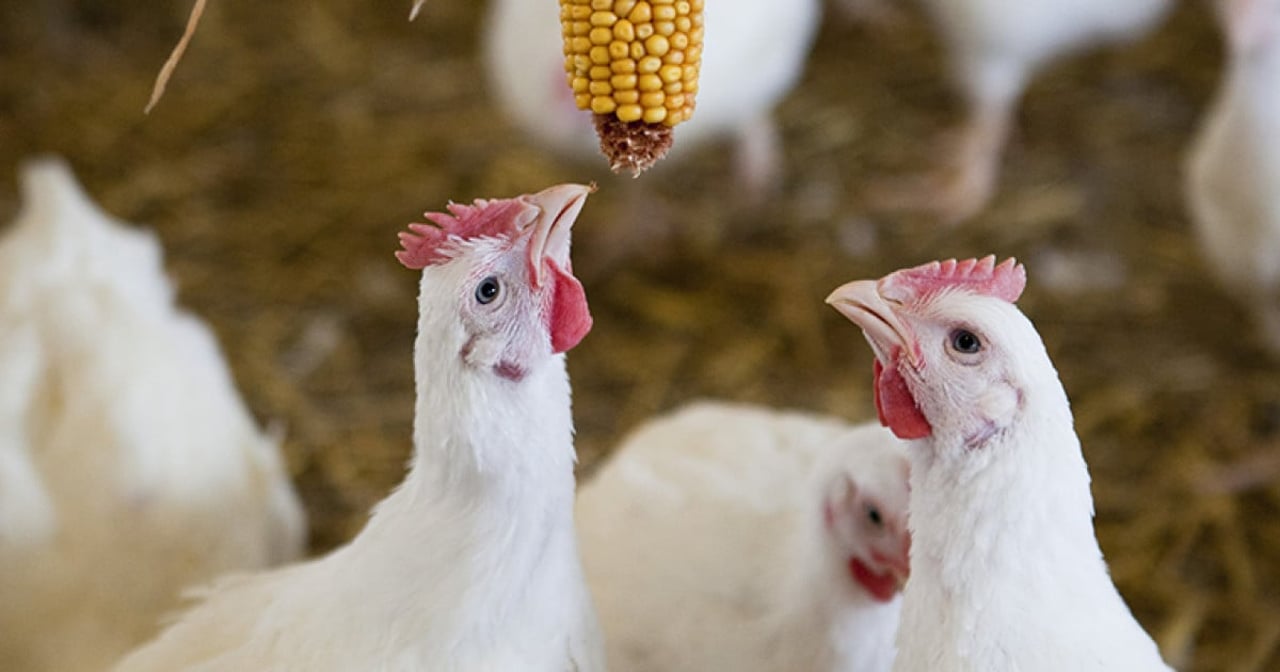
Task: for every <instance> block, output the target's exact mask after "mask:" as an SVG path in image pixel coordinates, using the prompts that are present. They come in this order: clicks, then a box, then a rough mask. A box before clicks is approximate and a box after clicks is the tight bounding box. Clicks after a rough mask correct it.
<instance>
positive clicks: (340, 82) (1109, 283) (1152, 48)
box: [0, 0, 1280, 672]
mask: <svg viewBox="0 0 1280 672" xmlns="http://www.w3.org/2000/svg"><path fill="white" fill-rule="evenodd" d="M110 4H111V5H112V6H110V7H107V6H103V3H92V2H89V1H88V0H61V1H57V2H55V1H53V0H45V1H44V2H39V3H35V2H27V3H3V5H0V59H2V60H0V62H3V63H4V66H5V67H3V68H0V161H3V164H4V165H3V168H4V170H3V171H0V172H3V173H4V174H6V175H11V174H12V172H13V170H14V167H15V165H16V163H17V161H18V160H19V159H20V158H22V157H24V156H28V155H31V154H34V153H37V152H50V151H56V152H60V153H63V154H65V155H67V156H68V157H69V158H70V160H71V161H72V163H73V164H74V165H75V166H76V167H77V169H78V170H79V172H80V173H81V175H82V177H83V178H84V180H85V182H86V184H87V186H88V187H89V189H90V191H91V192H92V193H94V194H95V195H97V196H98V197H99V198H100V200H101V201H102V202H103V203H104V205H105V206H106V207H107V208H108V209H109V210H110V211H111V212H113V213H116V214H118V215H120V216H121V217H124V218H126V219H128V220H131V221H137V222H143V223H147V224H150V225H153V226H155V227H157V228H158V230H159V232H160V234H161V236H162V237H163V239H164V241H165V243H166V245H167V248H168V251H169V264H170V268H171V269H172V272H173V274H174V276H175V277H176V279H177V280H178V282H179V284H180V286H181V296H182V300H183V302H184V303H186V304H187V305H189V306H191V307H192V308H194V309H195V310H197V311H198V312H200V313H201V314H203V315H204V316H206V317H207V318H208V319H209V320H210V321H211V322H212V324H213V325H214V326H215V328H216V329H217V331H218V333H219V335H220V336H221V338H222V340H223V343H224V345H225V346H226V349H227V350H228V352H229V353H230V357H231V359H232V362H233V365H234V367H235V370H236V374H237V377H238V380H239V382H240V386H241V388H242V389H243V391H244V393H245V395H246V397H247V398H248V401H249V404H250V406H251V407H252V408H253V409H255V411H256V412H257V413H258V414H259V416H260V417H262V418H264V419H279V420H281V421H283V422H284V423H285V425H286V427H287V430H288V440H287V449H288V454H289V459H290V464H291V466H292V467H293V469H294V472H295V474H296V476H297V479H298V481H299V483H300V484H301V487H302V490H303V493H304V495H305V498H306V501H307V505H308V508H309V510H310V511H311V513H312V520H313V523H314V526H315V534H314V537H313V539H314V546H315V548H316V549H317V550H320V549H323V548H327V547H330V546H332V545H334V544H336V543H339V542H341V541H342V540H344V539H346V538H348V537H349V536H350V535H351V534H352V533H353V532H354V531H355V530H356V529H358V528H359V526H360V525H361V524H362V522H363V520H364V518H365V512H366V511H367V510H368V508H369V506H370V505H371V504H373V503H374V502H376V501H377V500H378V499H379V498H381V497H382V496H383V495H384V494H385V492H386V491H387V489H388V488H389V487H390V486H392V485H393V484H394V483H395V482H397V481H398V480H399V478H400V477H401V475H402V466H403V462H404V460H405V458H406V456H407V453H408V448H409V446H408V436H409V430H410V423H411V412H412V405H411V404H412V398H411V394H412V389H411V368H410V347H411V343H412V339H413V326H414V292H415V290H416V288H415V276H414V274H413V273H410V272H408V271H405V270H404V269H402V268H400V267H399V266H398V265H397V264H396V263H395V262H394V260H393V259H392V256H391V252H392V251H393V249H394V248H395V233H396V231H397V230H398V229H399V228H400V227H401V226H402V225H403V224H404V223H406V222H409V221H412V220H414V219H416V218H417V216H418V213H419V212H420V211H421V210H423V209H426V208H436V207H439V206H440V205H441V204H443V203H444V202H445V201H446V200H447V199H449V198H454V199H460V200H461V199H468V198H472V197H476V196H491V195H506V194H511V193H517V192H520V191H526V190H532V189H538V188H541V187H543V186H546V185H547V184H550V183H553V182H557V181H565V180H575V181H584V180H588V179H595V180H597V181H598V182H599V183H600V185H601V191H600V193H598V194H596V195H595V196H593V197H592V200H591V202H590V203H589V204H588V206H587V209H586V212H585V213H584V216H583V221H582V223H581V225H580V226H579V227H578V236H579V240H578V244H577V245H576V247H575V256H576V258H577V260H578V262H579V264H580V265H582V266H583V267H584V268H590V269H591V272H590V274H589V277H588V278H587V279H586V285H587V291H588V295H589V297H590V299H591V303H592V308H593V310H594V313H595V316H596V325H597V326H596V328H595V330H594V331H593V333H592V334H591V335H590V336H589V337H588V338H587V339H586V341H585V342H584V343H583V345H582V346H581V347H579V348H578V349H577V350H575V351H574V352H573V353H572V356H571V358H570V369H571V373H572V375H573V379H574V387H575V405H576V408H575V411H576V415H577V418H578V426H579V437H580V444H579V445H580V449H581V453H582V464H583V470H584V472H585V471H589V470H590V469H591V467H592V465H593V464H595V463H596V461H597V460H598V459H599V458H600V457H601V455H603V454H604V453H605V452H606V451H607V450H608V448H609V446H610V445H612V443H613V441H614V440H615V439H616V438H617V437H618V436H620V435H621V433H622V432H624V431H625V430H626V429H627V428H629V427H631V426H633V425H635V424H636V423H638V422H641V421H642V420H644V419H645V418H646V417H649V416H651V415H652V414H654V413H656V412H659V411H661V410H663V409H666V408H670V407H672V406H674V405H676V404H679V403H681V402H683V401H686V400H688V399H691V398H695V397H702V396H715V397H726V398H733V399H740V400H747V401H757V402H763V403H770V404H775V405H782V406H793V407H802V408H809V409H816V410H822V411H827V412H832V413H837V414H840V415H844V416H848V417H853V418H867V417H870V415H871V411H870V398H869V396H870V384H869V378H870V354H869V351H868V348H867V347H866V345H865V344H864V343H863V341H862V338H861V336H860V335H859V334H858V333H857V332H856V330H855V329H854V328H853V327H852V326H850V325H849V324H847V323H846V322H845V321H844V320H842V319H841V318H840V317H839V316H838V315H836V314H835V312H834V311H831V310H830V309H829V308H827V307H825V306H823V305H822V301H821V299H822V297H823V296H825V295H826V293H827V292H828V291H829V290H830V289H831V288H833V287H834V286H836V285H837V284H838V283H841V282H844V281H846V280H850V279H853V278H856V277H872V276H876V275H879V274H881V273H883V272H886V271H888V270H892V269H894V268H897V267H900V266H903V265H905V264H914V263H917V262H920V261H924V260H927V259H932V258H936V257H945V256H968V255H974V254H984V253H987V252H998V253H1000V254H1002V255H1009V254H1012V255H1017V256H1019V257H1020V258H1022V259H1024V260H1025V261H1026V262H1027V264H1028V269H1029V274H1030V285H1029V289H1028V291H1027V294H1026V297H1025V298H1024V299H1023V301H1022V305H1023V308H1024V309H1025V311H1026V312H1027V313H1028V315H1030V316H1031V317H1032V319H1033V320H1035V321H1036V323H1037V325H1038V326H1039V327H1040V329H1041V331H1042V333H1043V334H1044V337H1045V340H1046V343H1047V344H1048V346H1049V349H1050V352H1051V354H1052V355H1053V356H1054V358H1055V361H1056V362H1057V364H1058V368H1059V371H1060V373H1061V375H1062V378H1063V380H1064V382H1065V384H1066V387H1067V390H1068V392H1069V393H1070V395H1071V397H1072V399H1073V402H1074V408H1075V412H1076V417H1077V421H1078V426H1079V431H1080V434H1081V436H1082V438H1083V442H1084V445H1085V450H1086V453H1087V457H1088V459H1089V462H1090V465H1091V468H1092V473H1093V477H1094V491H1095V493H1096V498H1097V511H1098V530H1099V534H1100V538H1101V541H1102V546H1103V549H1104V550H1105V551H1106V553H1107V556H1108V558H1109V559H1110V561H1111V564H1112V568H1113V573H1114V575H1115V578H1116V581H1117V583H1118V584H1119V586H1120V588H1121V590H1122V591H1123V592H1124V594H1125V596H1126V597H1127V598H1128V599H1129V601H1130V603H1131V604H1132V605H1133V606H1134V608H1135V611H1136V612H1137V613H1138V615H1139V617H1140V618H1141V619H1142V621H1143V622H1144V623H1145V624H1147V625H1148V626H1149V627H1150V629H1151V630H1152V631H1153V632H1155V633H1156V634H1157V636H1158V638H1159V639H1160V641H1161V643H1162V645H1163V646H1164V647H1165V650H1166V651H1167V652H1168V653H1169V655H1170V656H1171V657H1172V658H1173V659H1174V660H1175V661H1176V662H1178V663H1179V664H1180V665H1181V669H1185V670H1205V671H1208V670H1230V671H1233V672H1236V671H1239V672H1245V671H1249V670H1257V671H1260V670H1275V669H1280V653H1277V641H1278V640H1280V593H1278V590H1280V585H1278V582H1280V516H1278V515H1277V513H1280V511H1278V509H1280V485H1278V483H1280V479H1278V478H1277V471H1280V464H1278V462H1280V458H1277V454H1280V376H1278V375H1277V373H1278V372H1280V365H1278V364H1277V362H1276V361H1275V360H1274V359H1269V358H1268V357H1267V356H1266V355H1265V353H1264V351H1263V350H1262V349H1261V348H1260V347H1259V345H1258V343H1256V342H1255V340H1254V339H1253V338H1252V336H1251V332H1250V330H1249V328H1248V326H1247V323H1246V321H1245V316H1244V314H1243V312H1242V311H1241V310H1240V309H1239V308H1238V307H1237V306H1235V305H1234V304H1233V303H1232V300H1231V297H1229V296H1227V295H1226V294H1225V293H1224V292H1222V291H1221V290H1219V289H1218V288H1216V287H1215V286H1214V285H1213V284H1212V283H1211V282H1209V281H1208V280H1207V277H1206V274H1205V269H1204V267H1203V265H1202V263H1201V261H1200V259H1199V257H1198V256H1197V252H1196V249H1195V246H1194V243H1193V242H1192V240H1191V238H1190V235H1189V228H1188V223H1187V219H1186V215H1185V211H1184V208H1183V205H1182V200H1181V193H1180V168H1179V166H1180V163H1181V160H1182V154H1183V152H1184V151H1185V148H1186V145H1187V143H1188V140H1189V137H1190V134H1191V133H1192V132H1193V131H1194V129H1195V124H1196V121H1197V119H1198V118H1199V115H1200V114H1201V112H1202V110H1203V108H1204V105H1205V102H1206V100H1207V98H1208V96H1209V95H1210V93H1211V91H1212V88H1213V86H1214V83H1215V78H1216V73H1217V66H1218V59H1219V51H1218V47H1217V43H1216V39H1215V37H1214V35H1213V31H1212V28H1211V21H1210V20H1209V17H1208V16H1207V15H1206V13H1205V12H1204V10H1203V8H1201V7H1199V6H1198V5H1194V4H1187V5H1186V6H1184V7H1182V8H1181V9H1180V10H1179V11H1178V12H1177V14H1176V16H1174V17H1173V20H1172V21H1170V22H1169V23H1168V24H1166V26H1165V27H1164V28H1163V29H1162V30H1161V31H1160V32H1159V33H1158V34H1156V35H1155V36H1153V37H1152V38H1151V39H1149V40H1146V41H1145V42H1143V43H1141V44H1139V45H1136V46H1134V47H1130V48H1126V49H1120V50H1114V51H1108V52H1104V53H1100V54H1096V55H1093V56H1088V57H1085V58H1081V59H1077V60H1074V61H1072V62H1071V63H1069V64H1065V65H1063V66H1062V67H1058V68H1055V69H1054V70H1053V71H1052V72H1050V73H1048V74H1047V76H1045V77H1044V78H1042V79H1041V80H1039V81H1038V82H1037V83H1036V85H1035V86H1034V87H1033V89H1032V90H1031V92H1030V93H1029V95H1028V98H1027V102H1026V105H1025V106H1024V109H1023V112H1022V114H1021V117H1020V126H1019V131H1018V133H1017V135H1016V138H1015V145H1014V147H1013V148H1012V150H1011V152H1010V153H1009V155H1008V157H1007V161H1006V167H1007V171H1006V175H1005V179H1004V183H1003V185H1002V191H1001V194H1000V196H999V198H998V200H997V202H996V203H995V204H994V206H993V207H992V208H991V209H990V210H988V211H987V212H986V213H984V214H983V215H982V216H981V217H979V218H978V220H977V221H975V222H973V224H972V225H969V226H965V227H963V228H959V229H945V230H944V229H939V228H937V227H934V226H932V225H931V224H930V223H929V222H927V221H917V220H912V219H895V218H892V217H888V216H883V215H877V214H876V213H867V212H865V208H864V207H863V205H862V204H863V201H862V196H861V193H860V190H861V187H862V185H864V184H865V183H866V182H867V180H868V179H870V178H872V177H874V176H876V175H879V174H882V173H883V172H885V171H891V170H897V169H902V168H906V167H910V166H914V165H919V164H920V162H921V161H923V160H924V159H925V157H926V154H927V150H928V147H929V146H930V145H929V143H930V141H931V138H933V137H934V135H935V134H936V133H937V132H938V131H940V130H942V129H943V128H944V127H945V126H946V125H947V123H948V122H949V121H950V120H951V119H953V118H954V114H953V111H952V108H951V97H950V95H949V93H948V91H947V89H946V87H945V86H944V85H943V84H942V83H940V81H939V79H938V76H937V73H938V72H939V71H940V64H939V63H938V59H937V53H936V51H935V47H934V44H933V42H932V40H931V38H930V36H929V34H928V33H927V31H925V30H924V29H923V28H922V27H921V25H920V22H919V21H918V20H917V19H916V18H914V17H909V20H908V21H906V22H905V23H904V24H903V25H901V26H900V27H899V28H897V32H893V33H881V32H876V31H873V30H869V29H863V28H858V27H853V26H848V25H842V24H841V23H839V21H837V20H832V21H829V22H828V25H827V26H826V27H825V28H824V30H823V32H822V35H821V37H820V41H819V44H818V46H817V49H816V51H815V55H814V59H813V62H812V65H811V67H810V70H809V72H808V74H807V76H806V78H805V81H804V84H803V86H802V87H801V88H800V90H799V91H798V92H797V93H796V95H794V96H793V97H792V98H791V99H789V100H788V101H787V103H786V104H785V105H784V106H783V108H782V109H781V111H780V113H779V118H780V120H781V124H782V134H783V138H784V140H785V147H786V152H787V168H788V174H787V180H786V184H785V185H784V186H783V188H782V189H781V190H780V191H779V193H777V194H775V195H773V196H772V197H771V198H769V199H767V200H766V201H765V203H764V204H762V205H759V206H750V205H748V204H741V203H735V202H733V200H732V194H733V193H734V191H733V185H732V184H730V183H729V182H728V181H727V178H725V177H723V175H724V174H725V173H726V172H728V171H727V170H725V169H726V167H727V166H726V164H725V160H724V159H723V158H722V157H721V156H720V155H721V154H723V152H718V151H716V150H714V149H712V150H708V151H706V152H704V153H702V154H701V155H698V156H695V157H692V158H691V160H689V161H686V162H685V163H684V165H682V166H676V165H671V166H665V167H664V166H660V167H659V169H658V170H656V171H655V172H654V173H653V174H649V175H646V176H645V177H644V178H642V179H641V180H640V181H639V183H631V180H630V178H616V177H613V176H611V175H608V174H607V173H604V172H603V171H601V170H600V169H599V168H598V167H597V166H595V165H592V166H574V165H568V164H564V163H561V162H558V161H557V160H556V159H554V158H552V157H548V156H546V155H544V154H543V153H541V152H539V151H538V150H537V149H536V148H534V147H530V146H528V145H526V144H524V143H523V142H522V140H521V139H520V138H519V137H518V136H517V135H516V134H515V132H514V131H512V130H511V129H510V128H509V127H507V126H506V125H505V124H504V122H503V120H502V119H501V118H499V116H498V114H497V113H496V111H495V110H493V109H491V108H490V107H489V104H488V102H487V99H486V96H485V92H484V87H483V84H482V82H483V76H482V72H481V70H480V67H479V65H478V61H477V59H476V44H477V41H476V39H475V38H476V35H477V31H478V30H479V25H480V22H479V16H478V14H477V9H476V8H475V7H473V5H474V4H476V3H464V2H432V3H430V4H429V5H428V6H427V7H426V9H425V11H424V15H423V18H422V19H420V20H419V21H418V22H416V23H413V24H409V23H406V22H405V20H404V15H403V12H402V9H401V8H400V7H399V6H387V7H375V6H374V5H371V4H370V3H365V2H356V1H355V0H333V1H332V2H326V3H312V4H302V5H290V6H288V7H285V6H277V5H273V4H271V3H265V4H264V3H258V2H250V1H248V0H221V1H220V2H218V3H214V4H213V5H211V6H210V7H209V10H208V12H207V13H206V15H205V17H204V22H203V24H202V25H201V27H200V39H199V40H198V41H197V42H196V43H195V46H193V48H192V50H191V51H190V52H189V53H188V54H187V56H186V58H185V60H184V61H183V65H182V67H183V70H182V72H183V77H182V80H181V81H182V82H183V85H182V86H174V87H172V88H171V89H170V91H169V93H168V94H167V96H168V97H167V99H166V101H165V105H164V106H161V107H159V108H157V110H156V111H155V113H153V114H152V115H151V116H150V117H147V118H144V117H142V116H141V115H140V114H139V107H140V104H141V101H143V100H145V99H146V96H147V90H148V86H149V83H150V79H151V77H152V76H153V75H154V67H155V63H156V62H157V60H158V58H160V57H161V56H162V55H163V54H164V53H166V52H167V50H168V49H169V47H170V46H171V40H172V36H173V35H175V34H177V31H179V30H180V28H181V26H182V25H183V22H184V21H185V20H186V18H187V17H186V12H187V10H188V9H189V4H188V3H187V2H186V1H185V0H184V1H181V2H170V3H164V4H162V5H160V7H163V11H157V5H155V3H143V2H137V1H134V2H121V3H110ZM391 4H392V5H396V4H397V3H391ZM705 85H706V84H705V83H704V86H705ZM15 205H16V204H15V203H14V185H13V182H12V180H10V179H4V180H0V217H3V218H5V219H8V218H9V216H11V215H12V213H13V210H14V207H15ZM636 213H640V214H636ZM648 217H658V218H661V219H664V220H666V221H668V222H670V225H671V226H670V228H671V229H672V231H673V233H672V235H671V236H669V237H668V238H667V239H665V240H662V241H657V240H650V241H641V242H643V243H644V244H642V245H630V244H629V245H628V246H625V247H627V248H635V249H632V250H631V251H630V253H628V254H624V255H619V254H618V251H619V248H620V247H624V246H621V245H620V244H618V242H617V241H618V239H619V238H621V237H624V236H625V235H628V232H630V231H632V230H633V229H632V228H629V227H633V226H634V225H635V224H637V223H638V222H643V221H644V220H645V219H646V218H648ZM655 235H656V234H655ZM604 259H608V261H607V262H606V261H601V260H604Z"/></svg>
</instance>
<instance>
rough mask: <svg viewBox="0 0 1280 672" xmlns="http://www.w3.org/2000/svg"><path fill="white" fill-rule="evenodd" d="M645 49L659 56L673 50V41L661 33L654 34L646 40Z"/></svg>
mask: <svg viewBox="0 0 1280 672" xmlns="http://www.w3.org/2000/svg"><path fill="white" fill-rule="evenodd" d="M644 51H645V53H647V54H653V55H654V56H658V57H662V56H666V55H667V52H668V51H671V43H670V42H668V41H667V38H665V37H663V36H661V35H653V36H651V37H650V38H649V39H647V40H645V41H644Z"/></svg>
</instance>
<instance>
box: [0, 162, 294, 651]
mask: <svg viewBox="0 0 1280 672" xmlns="http://www.w3.org/2000/svg"><path fill="white" fill-rule="evenodd" d="M22 178H23V210H22V212H21V213H20V214H19V216H18V219H17V221H16V222H15V223H14V225H13V226H12V228H11V229H10V230H9V231H8V232H7V233H6V236H5V238H4V239H3V242H0V595H3V596H4V597H3V598H2V599H0V660H4V661H6V664H5V666H4V669H5V670H6V671H8V672H19V671H22V672H27V671H30V672H35V671H37V670H49V671H56V672H77V671H79V670H93V671H94V672H97V671H99V670H101V669H103V668H104V667H105V666H107V665H108V664H110V663H111V662H112V661H114V660H115V659H116V658H118V657H119V656H120V655H121V654H123V653H124V652H125V651H127V650H128V649H129V648H131V647H132V646H134V645H136V644H137V643H139V642H140V641H143V640H145V639H146V638H147V637H150V636H152V635H154V633H155V632H156V631H157V630H158V629H159V619H160V617H161V616H162V614H164V613H166V612H168V611H169V610H171V609H174V608H175V607H177V605H178V597H179V595H178V593H179V591H180V590H181V589H182V588H184V587H185V586H188V585H190V584H192V583H197V582H204V581H208V580H210V579H211V578H213V577H214V576H217V575H218V574H221V573H223V572H226V571H230V570H240V569H248V568H259V567H266V566H269V565H272V564H275V563H279V562H282V561H287V560H290V559H292V558H294V557H296V556H297V555H299V554H300V553H301V550H302V545H303V542H304V534H305V529H304V528H305V525H304V521H303V514H302V510H301V507H300V505H299V503H298V500H297V498H296V496H295V494H294V493H293V490H292V487H291V485H290V484H289V481H288V477H287V474H286V473H285V470H284V468H283V464H282V462H281V457H280V454H279V448H278V446H277V445H276V443H275V442H274V441H272V440H270V439H269V438H268V437H267V436H265V435H264V434H263V433H262V432H261V431H260V430H259V429H258V428H257V426H256V425H255V424H254V421H253V419H252V418H251V417H250V415H249V413H248V412H247V411H246V409H245V408H244V405H243V403H242V402H241V401H240V399H239V397H238V395H237V394H236V391H235V388H234V385H233V383H232V380H231V377H230V373H229V371H228V370H227V365H226V363H225V362H224V361H223V358H222V355H221V353H220V352H219V350H218V347H217V344H216V342H215V341H214V338H213V335H212V334H211V333H210V331H209V330H208V328H207V327H205V326H204V325H203V324H202V323H201V322H200V321H199V320H198V319H197V318H195V317H194V316H192V315H190V314H189V313H186V312H185V311H183V310H181V309H179V308H178V307H176V306H175V305H174V303H173V289H172V287H171V285H170V283H169V282H168V280H167V279H166V278H165V276H164V272H163V269H162V266H161V251H160V246H159V244H158V243H157V241H156V239H155V237H154V236H153V235H152V234H150V233H148V232H145V231H142V230H138V229H134V228H132V227H128V226H126V225H124V224H122V223H120V222H117V221H115V220H113V219H112V218H110V217H109V216H108V215H106V214H105V213H103V212H102V211H101V210H99V209H98V208H97V207H96V206H95V205H94V204H93V203H92V202H90V201H89V199H88V198H87V197H86V196H85V195H84V193H83V192H82V191H81V190H80V187H79V185H77V184H76V182H75V178H74V177H73V176H72V174H71V172H70V170H68V168H67V167H66V166H65V165H64V164H62V163H60V162H56V161H42V162H38V163H33V164H31V165H29V166H27V167H26V168H25V169H24V171H23V174H22Z"/></svg>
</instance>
